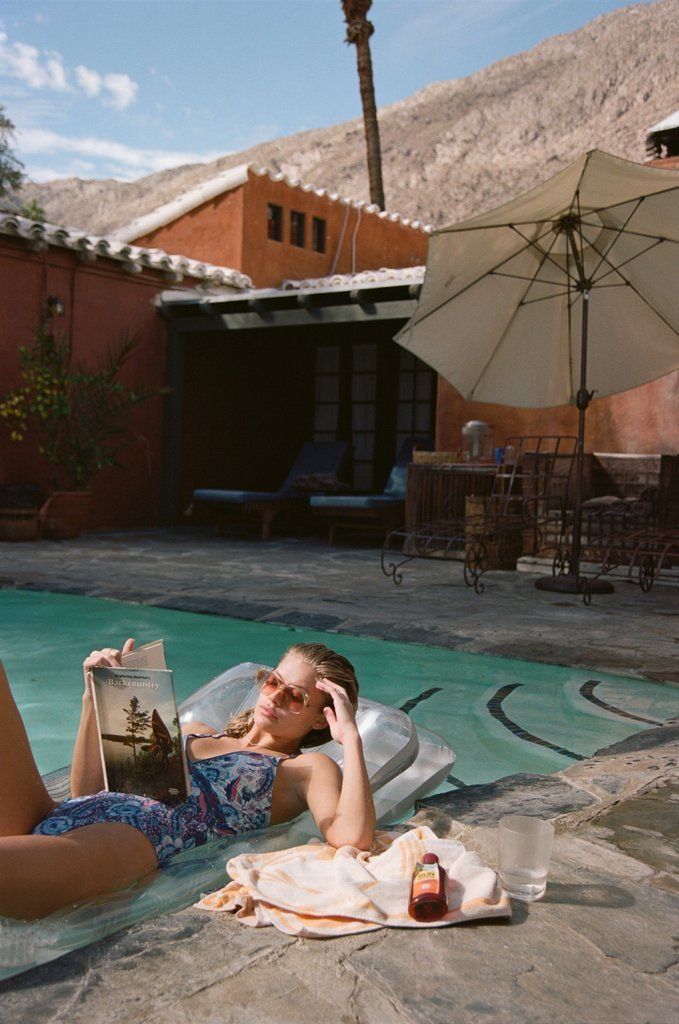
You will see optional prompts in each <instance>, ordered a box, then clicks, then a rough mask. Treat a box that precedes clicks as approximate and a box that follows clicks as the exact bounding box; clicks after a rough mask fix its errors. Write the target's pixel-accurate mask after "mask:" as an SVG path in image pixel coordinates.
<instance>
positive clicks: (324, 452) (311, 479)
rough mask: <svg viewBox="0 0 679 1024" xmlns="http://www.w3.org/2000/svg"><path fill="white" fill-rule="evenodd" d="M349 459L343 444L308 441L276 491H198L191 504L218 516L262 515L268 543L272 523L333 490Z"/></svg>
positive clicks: (204, 489)
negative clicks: (316, 494) (236, 512)
mask: <svg viewBox="0 0 679 1024" xmlns="http://www.w3.org/2000/svg"><path fill="white" fill-rule="evenodd" d="M346 456H347V444H346V443H345V442H344V441H307V443H306V444H303V445H302V447H301V448H300V451H299V454H298V455H297V458H296V459H295V461H294V463H293V466H292V469H291V470H290V472H289V473H288V475H287V477H286V479H285V482H284V483H283V485H282V487H280V488H279V490H277V491H222V490H218V489H210V488H199V489H198V490H195V491H194V492H193V499H192V504H191V506H190V510H192V509H193V506H194V505H202V506H209V507H211V508H213V509H214V510H216V511H217V512H218V513H219V512H222V513H226V512H227V511H228V510H231V511H234V510H239V511H241V512H245V513H246V514H252V515H255V516H259V518H260V520H261V524H262V540H268V538H269V536H270V534H271V524H272V522H273V520H274V519H275V517H276V516H277V515H278V513H279V512H282V511H284V510H288V509H300V508H304V507H305V506H306V505H307V504H308V500H309V494H311V493H313V492H314V491H316V492H319V491H324V490H328V489H334V488H335V487H337V486H341V485H340V481H339V476H340V473H341V470H342V466H343V464H344V461H345V459H346Z"/></svg>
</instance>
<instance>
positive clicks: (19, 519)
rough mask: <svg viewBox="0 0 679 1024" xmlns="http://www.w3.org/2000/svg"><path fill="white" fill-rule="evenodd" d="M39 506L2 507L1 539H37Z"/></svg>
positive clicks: (0, 519)
mask: <svg viewBox="0 0 679 1024" xmlns="http://www.w3.org/2000/svg"><path fill="white" fill-rule="evenodd" d="M37 537H38V509H37V508H0V540H9V541H17V540H37Z"/></svg>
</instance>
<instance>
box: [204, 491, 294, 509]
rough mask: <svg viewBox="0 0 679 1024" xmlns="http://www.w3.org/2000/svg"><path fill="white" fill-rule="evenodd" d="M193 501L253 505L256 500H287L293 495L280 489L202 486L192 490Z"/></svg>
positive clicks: (275, 501) (290, 499) (292, 498)
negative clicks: (238, 489)
mask: <svg viewBox="0 0 679 1024" xmlns="http://www.w3.org/2000/svg"><path fill="white" fill-rule="evenodd" d="M193 500H194V501H206V502H211V503H212V504H214V505H250V504H252V505H254V504H257V502H269V503H272V504H273V503H277V502H289V501H292V500H294V495H290V494H282V493H281V492H280V491H220V490H210V489H209V488H203V489H202V490H197V491H194V492H193Z"/></svg>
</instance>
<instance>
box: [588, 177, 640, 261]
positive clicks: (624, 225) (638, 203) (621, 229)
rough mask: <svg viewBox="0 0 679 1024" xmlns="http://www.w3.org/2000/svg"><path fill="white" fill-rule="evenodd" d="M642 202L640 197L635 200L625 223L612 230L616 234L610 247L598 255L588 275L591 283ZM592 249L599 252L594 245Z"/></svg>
mask: <svg viewBox="0 0 679 1024" xmlns="http://www.w3.org/2000/svg"><path fill="white" fill-rule="evenodd" d="M643 201H644V197H643V196H641V197H640V198H639V199H638V200H637V202H636V204H635V206H634V209H633V210H631V211H630V214H629V216H628V218H627V220H626V221H625V222H624V223H623V224H621V225H620V227H618V228H615V229H614V230H615V232H616V234H615V238H614V239H613V241H612V242H611V244H610V245H609V246H608V248H607V249H606V251H605V252H603V253H599V256H600V259H599V262H598V263H597V265H596V267H595V268H594V270H593V271H592V273H591V274H590V275H589V276H590V280H591V281H594V277H595V275H596V272H597V270H598V269H599V267H600V266H601V264H602V263H603V262H604V260H605V259H606V257H607V256H608V254H609V252H610V251H611V249H612V248H613V246H614V245H615V244H616V243H617V242H618V241H619V240H620V235H621V234H622V233H623V231H624V230H625V228H626V227H627V225H628V224H629V222H630V221H631V219H632V217H633V216H634V214H635V213H636V212H637V210H638V209H639V207H640V206H641V204H642V203H643ZM592 248H593V249H594V251H595V252H598V251H599V250H598V249H597V248H596V246H595V245H593V246H592ZM623 265H624V264H623Z"/></svg>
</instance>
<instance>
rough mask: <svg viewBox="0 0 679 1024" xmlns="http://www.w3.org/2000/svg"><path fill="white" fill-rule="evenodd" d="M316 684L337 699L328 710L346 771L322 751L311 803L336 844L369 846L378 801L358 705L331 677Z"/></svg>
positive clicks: (310, 786)
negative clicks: (372, 786)
mask: <svg viewBox="0 0 679 1024" xmlns="http://www.w3.org/2000/svg"><path fill="white" fill-rule="evenodd" d="M316 686H317V687H318V689H320V690H324V691H325V692H326V693H329V694H330V695H331V697H332V699H333V707H332V708H325V709H324V713H325V717H326V720H327V722H328V725H329V727H330V731H331V733H332V738H333V739H334V740H335V741H336V742H337V743H341V744H342V746H343V748H344V773H342V772H341V771H340V769H339V767H338V766H337V765H336V764H335V762H334V761H333V760H332V759H331V758H329V757H325V756H324V755H320V756H319V757H318V758H317V760H316V763H315V764H314V767H313V769H312V771H311V772H310V773H309V778H308V782H307V785H306V793H305V797H306V802H307V806H308V807H309V810H310V811H311V813H312V814H313V816H314V819H315V821H316V823H317V824H318V827H319V828H320V830H321V832H322V833H323V836H324V838H325V840H326V841H327V842H328V843H330V844H331V845H332V846H356V847H357V848H358V849H359V850H369V849H370V847H371V846H372V842H373V837H374V834H375V805H374V803H373V798H372V793H371V792H370V783H369V780H368V772H367V770H366V766H365V759H364V757H363V743H362V741H361V737H360V734H359V732H358V728H357V727H356V718H355V716H354V709H353V708H352V706H351V703H350V701H349V698H348V697H347V694H346V691H345V690H343V689H342V687H341V686H337V685H336V684H335V683H331V682H330V681H329V680H327V679H324V680H322V681H321V682H320V683H317V684H316Z"/></svg>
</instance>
